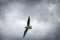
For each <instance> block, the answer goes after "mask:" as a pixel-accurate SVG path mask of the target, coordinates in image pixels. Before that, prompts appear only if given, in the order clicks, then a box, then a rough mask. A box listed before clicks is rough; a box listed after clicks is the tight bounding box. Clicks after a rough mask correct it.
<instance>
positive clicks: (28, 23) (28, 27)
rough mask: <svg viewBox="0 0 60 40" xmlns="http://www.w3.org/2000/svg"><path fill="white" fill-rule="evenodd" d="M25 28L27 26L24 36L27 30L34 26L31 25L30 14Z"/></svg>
mask: <svg viewBox="0 0 60 40" xmlns="http://www.w3.org/2000/svg"><path fill="white" fill-rule="evenodd" d="M25 28H26V29H25V31H24V35H23V38H24V37H25V35H26V33H27V31H28V30H29V29H32V27H31V26H30V16H29V17H28V20H27V26H26V27H25Z"/></svg>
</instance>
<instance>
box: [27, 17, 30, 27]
mask: <svg viewBox="0 0 60 40" xmlns="http://www.w3.org/2000/svg"><path fill="white" fill-rule="evenodd" d="M29 25H30V17H28V20H27V26H29Z"/></svg>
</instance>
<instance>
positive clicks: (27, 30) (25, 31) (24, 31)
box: [23, 28, 28, 38]
mask: <svg viewBox="0 0 60 40" xmlns="http://www.w3.org/2000/svg"><path fill="white" fill-rule="evenodd" d="M27 31H28V28H26V30H25V31H24V35H23V38H24V37H25V35H26V33H27Z"/></svg>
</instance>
